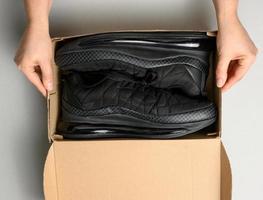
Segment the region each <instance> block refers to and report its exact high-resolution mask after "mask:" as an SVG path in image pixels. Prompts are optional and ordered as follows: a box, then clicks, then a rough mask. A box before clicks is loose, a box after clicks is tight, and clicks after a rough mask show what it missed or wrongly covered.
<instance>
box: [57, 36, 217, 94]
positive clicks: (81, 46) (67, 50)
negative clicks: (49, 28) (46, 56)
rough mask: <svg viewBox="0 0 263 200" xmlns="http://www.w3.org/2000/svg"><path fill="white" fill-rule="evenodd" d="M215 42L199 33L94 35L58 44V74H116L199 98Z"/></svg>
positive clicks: (212, 38) (202, 92) (213, 39)
mask: <svg viewBox="0 0 263 200" xmlns="http://www.w3.org/2000/svg"><path fill="white" fill-rule="evenodd" d="M214 49H215V38H214V37H209V36H207V35H206V33H202V32H120V33H106V34H96V35H91V36H85V37H81V38H78V39H75V40H71V41H69V42H67V43H64V44H63V45H62V46H59V47H58V49H57V51H56V56H55V61H56V63H57V65H58V66H59V67H60V69H61V70H76V71H84V72H85V71H100V70H115V71H121V72H125V73H128V74H130V75H133V76H135V77H136V78H139V79H141V80H142V81H145V82H146V83H147V84H148V85H152V86H154V87H158V88H166V89H171V88H173V89H175V90H180V91H183V92H184V93H186V94H187V95H189V96H198V95H204V88H205V84H206V79H207V75H208V71H209V66H210V57H211V55H212V54H213V51H214Z"/></svg>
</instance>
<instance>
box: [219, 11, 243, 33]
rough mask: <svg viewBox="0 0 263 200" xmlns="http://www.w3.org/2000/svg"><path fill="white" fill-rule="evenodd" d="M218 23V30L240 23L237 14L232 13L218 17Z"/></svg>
mask: <svg viewBox="0 0 263 200" xmlns="http://www.w3.org/2000/svg"><path fill="white" fill-rule="evenodd" d="M217 23H218V29H220V28H221V27H226V26H229V25H230V26H233V25H235V24H237V23H239V18H238V15H237V13H231V14H227V13H225V14H223V15H222V16H218V19H217Z"/></svg>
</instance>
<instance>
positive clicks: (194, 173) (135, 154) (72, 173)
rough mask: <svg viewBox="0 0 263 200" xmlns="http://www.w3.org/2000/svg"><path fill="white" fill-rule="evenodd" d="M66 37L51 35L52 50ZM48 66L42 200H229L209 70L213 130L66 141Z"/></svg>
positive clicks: (226, 167)
mask: <svg viewBox="0 0 263 200" xmlns="http://www.w3.org/2000/svg"><path fill="white" fill-rule="evenodd" d="M207 34H209V35H211V36H215V33H214V32H207ZM74 37H77V36H74ZM68 38H72V37H68ZM68 38H55V39H54V40H53V44H54V49H55V47H56V45H57V43H58V42H63V41H64V40H66V39H68ZM53 68H54V74H55V77H54V79H55V88H54V90H53V91H52V92H50V94H49V95H48V100H47V103H48V137H49V140H50V142H52V145H51V147H50V150H49V152H48V155H47V159H46V163H45V170H44V193H45V199H46V200H124V199H125V200H231V170H230V164H229V160H228V158H227V155H226V153H225V150H224V147H223V145H222V142H221V94H220V91H218V90H217V89H216V87H215V83H214V72H213V70H211V71H210V74H209V78H208V84H207V85H208V88H207V90H208V95H209V97H210V98H212V99H214V101H215V102H216V104H217V106H218V110H219V117H218V121H217V125H216V129H215V131H214V132H212V133H199V134H193V135H189V136H187V137H183V138H181V139H171V140H146V139H140V140H136V139H111V140H109V139H108V140H88V141H69V140H63V138H62V137H61V136H60V135H58V134H56V124H57V121H58V118H59V109H60V103H59V95H60V94H59V89H58V88H59V81H58V80H59V71H58V68H57V66H56V65H55V63H53Z"/></svg>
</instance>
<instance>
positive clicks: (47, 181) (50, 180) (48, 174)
mask: <svg viewBox="0 0 263 200" xmlns="http://www.w3.org/2000/svg"><path fill="white" fill-rule="evenodd" d="M43 187H44V196H45V199H52V200H58V199H59V198H58V191H57V189H58V187H57V178H56V167H55V154H54V145H53V144H52V145H51V146H50V148H49V151H48V155H47V158H46V162H45V167H44V177H43Z"/></svg>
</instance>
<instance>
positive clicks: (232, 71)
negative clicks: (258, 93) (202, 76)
mask: <svg viewBox="0 0 263 200" xmlns="http://www.w3.org/2000/svg"><path fill="white" fill-rule="evenodd" d="M24 3H25V8H26V13H27V19H28V23H27V26H26V29H25V32H24V34H23V36H22V39H21V42H20V45H19V48H18V50H17V53H16V56H15V62H16V64H17V66H18V68H19V69H20V70H21V71H22V72H23V73H24V74H25V75H26V77H27V78H28V79H29V80H30V81H31V82H32V83H33V84H34V85H35V86H36V88H37V89H38V90H39V91H40V92H41V93H42V94H43V95H44V96H46V95H47V91H51V90H52V89H53V76H52V67H51V66H52V65H51V63H52V59H53V58H52V44H51V38H50V35H49V21H48V16H49V12H50V8H51V4H52V2H51V0H24ZM213 3H214V6H215V9H216V15H217V23H218V37H217V51H218V62H217V66H216V80H217V86H218V87H219V88H221V89H222V91H223V92H225V91H227V90H229V89H230V88H231V87H232V86H233V85H234V84H236V83H237V82H238V81H239V80H241V79H242V78H243V77H244V75H245V74H246V73H247V71H248V70H249V68H250V67H251V66H252V64H253V63H254V61H255V59H256V55H257V48H256V46H255V44H254V43H253V41H252V40H251V39H250V37H249V35H248V33H247V31H246V30H245V28H244V27H243V26H242V24H241V22H240V20H239V18H238V15H237V6H238V0H213Z"/></svg>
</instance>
